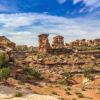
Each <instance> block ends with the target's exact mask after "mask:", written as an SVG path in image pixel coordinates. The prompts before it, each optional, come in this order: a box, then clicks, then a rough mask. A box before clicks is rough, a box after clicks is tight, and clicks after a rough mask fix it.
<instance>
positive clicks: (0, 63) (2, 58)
mask: <svg viewBox="0 0 100 100" xmlns="http://www.w3.org/2000/svg"><path fill="white" fill-rule="evenodd" d="M4 64H5V55H4V54H3V53H2V52H0V68H1V67H2V66H3V65H4Z"/></svg>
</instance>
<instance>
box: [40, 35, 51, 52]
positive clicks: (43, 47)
mask: <svg viewBox="0 0 100 100" xmlns="http://www.w3.org/2000/svg"><path fill="white" fill-rule="evenodd" d="M50 48H51V47H50V43H49V40H48V34H41V35H39V52H40V53H46V52H47V49H50Z"/></svg>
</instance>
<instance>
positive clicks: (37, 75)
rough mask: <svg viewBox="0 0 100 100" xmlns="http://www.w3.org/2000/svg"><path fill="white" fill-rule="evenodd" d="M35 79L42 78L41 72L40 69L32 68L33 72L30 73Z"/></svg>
mask: <svg viewBox="0 0 100 100" xmlns="http://www.w3.org/2000/svg"><path fill="white" fill-rule="evenodd" d="M30 74H31V75H32V76H33V77H34V78H35V79H37V80H38V79H41V74H40V73H39V71H37V70H35V69H33V70H31V73H30Z"/></svg>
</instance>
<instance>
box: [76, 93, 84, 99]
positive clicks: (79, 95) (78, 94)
mask: <svg viewBox="0 0 100 100" xmlns="http://www.w3.org/2000/svg"><path fill="white" fill-rule="evenodd" d="M75 94H76V95H77V96H78V97H79V98H84V95H83V94H82V93H81V92H76V93H75Z"/></svg>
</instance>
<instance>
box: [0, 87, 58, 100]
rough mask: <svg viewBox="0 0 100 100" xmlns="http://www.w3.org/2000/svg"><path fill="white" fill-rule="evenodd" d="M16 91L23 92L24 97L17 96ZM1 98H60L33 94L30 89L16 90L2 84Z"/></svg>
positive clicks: (33, 99)
mask: <svg viewBox="0 0 100 100" xmlns="http://www.w3.org/2000/svg"><path fill="white" fill-rule="evenodd" d="M16 92H21V93H22V94H23V96H22V97H15V96H14V95H15V93H16ZM0 100H58V99H56V98H55V97H52V96H49V95H39V94H33V93H31V92H30V91H28V90H20V91H19V90H16V89H15V88H12V87H7V86H3V85H0Z"/></svg>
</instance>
